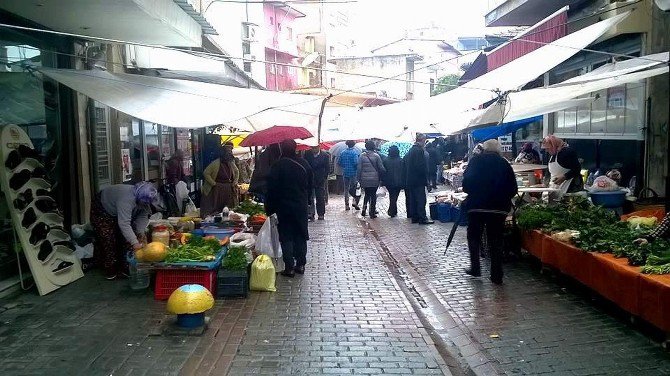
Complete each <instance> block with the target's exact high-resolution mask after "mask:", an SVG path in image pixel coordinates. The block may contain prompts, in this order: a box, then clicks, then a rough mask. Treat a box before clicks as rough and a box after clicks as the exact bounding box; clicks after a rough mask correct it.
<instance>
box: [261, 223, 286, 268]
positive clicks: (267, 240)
mask: <svg viewBox="0 0 670 376" xmlns="http://www.w3.org/2000/svg"><path fill="white" fill-rule="evenodd" d="M278 223H279V222H278V220H277V215H276V214H273V215H271V216H270V217H268V219H267V220H266V221H265V223H263V226H262V227H261V229H260V231H259V232H258V237H257V238H256V252H257V253H259V254H263V255H268V256H270V258H272V261H273V262H274V264H275V269H276V270H277V272H280V271H282V270H284V263H283V260H282V249H281V244H280V243H279V231H278V230H277V224H278Z"/></svg>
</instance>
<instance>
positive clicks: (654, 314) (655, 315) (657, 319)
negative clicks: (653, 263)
mask: <svg viewBox="0 0 670 376" xmlns="http://www.w3.org/2000/svg"><path fill="white" fill-rule="evenodd" d="M639 292H640V317H642V318H643V319H645V320H647V321H648V322H650V323H652V324H654V325H655V326H657V327H658V328H660V329H662V330H664V331H666V332H670V275H668V274H665V275H648V274H642V275H641V276H640V289H639Z"/></svg>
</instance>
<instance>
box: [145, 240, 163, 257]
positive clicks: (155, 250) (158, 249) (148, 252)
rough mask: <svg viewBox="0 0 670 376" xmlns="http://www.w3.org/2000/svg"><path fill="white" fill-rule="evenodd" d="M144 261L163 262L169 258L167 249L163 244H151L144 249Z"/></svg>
mask: <svg viewBox="0 0 670 376" xmlns="http://www.w3.org/2000/svg"><path fill="white" fill-rule="evenodd" d="M143 251H144V252H143V253H144V255H143V260H144V261H148V262H161V261H163V260H165V257H167V247H166V246H165V244H163V243H161V242H151V243H149V244H147V245H146V246H145V247H144V250H143Z"/></svg>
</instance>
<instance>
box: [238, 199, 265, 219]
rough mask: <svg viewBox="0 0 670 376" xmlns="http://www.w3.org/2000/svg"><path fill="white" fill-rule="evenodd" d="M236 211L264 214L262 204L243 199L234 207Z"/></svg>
mask: <svg viewBox="0 0 670 376" xmlns="http://www.w3.org/2000/svg"><path fill="white" fill-rule="evenodd" d="M234 211H235V212H236V213H240V214H248V215H256V214H265V208H264V207H263V205H262V204H258V203H255V202H253V201H251V200H245V201H242V202H241V203H240V205H239V206H238V207H236V208H235V209H234Z"/></svg>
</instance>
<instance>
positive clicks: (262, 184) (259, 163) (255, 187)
mask: <svg viewBox="0 0 670 376" xmlns="http://www.w3.org/2000/svg"><path fill="white" fill-rule="evenodd" d="M280 154H281V152H280V151H279V145H278V144H272V145H270V146H268V147H266V148H265V150H263V151H262V152H261V153H260V155H258V157H257V160H256V164H255V166H254V170H253V172H252V173H251V181H250V182H249V192H250V193H251V194H253V195H254V198H255V199H256V201H258V202H265V196H266V194H267V177H268V174H269V173H270V168H271V167H272V165H273V164H274V163H275V162H276V161H277V160H279V157H280Z"/></svg>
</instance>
